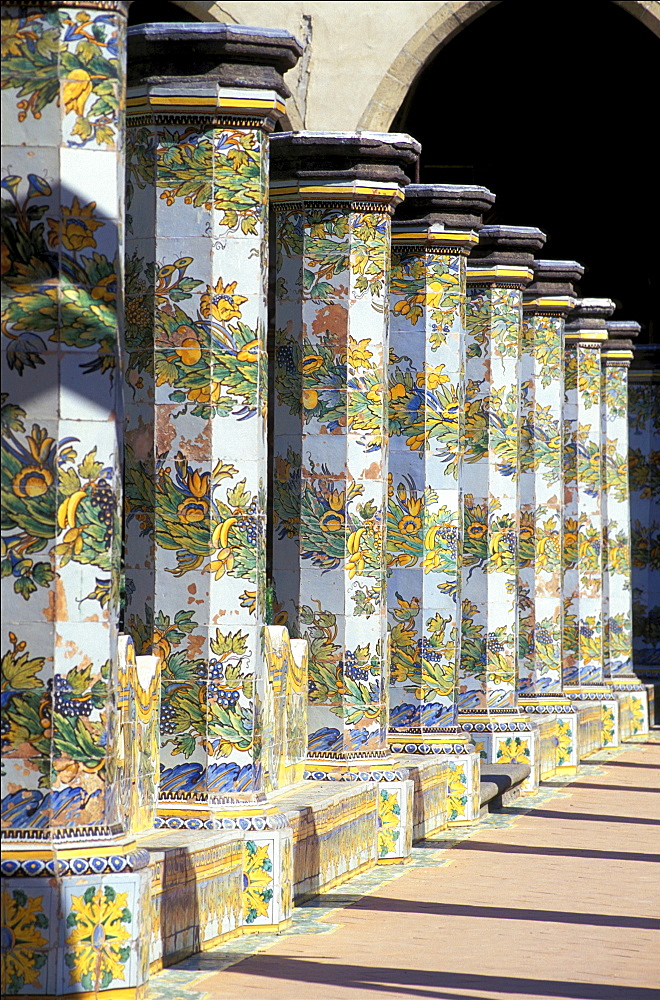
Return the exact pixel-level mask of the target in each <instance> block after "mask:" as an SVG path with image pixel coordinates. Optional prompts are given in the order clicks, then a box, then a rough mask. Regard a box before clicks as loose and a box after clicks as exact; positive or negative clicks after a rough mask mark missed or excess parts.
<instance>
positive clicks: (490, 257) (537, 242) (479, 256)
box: [470, 226, 546, 278]
mask: <svg viewBox="0 0 660 1000" xmlns="http://www.w3.org/2000/svg"><path fill="white" fill-rule="evenodd" d="M545 240H546V236H545V233H542V232H541V230H540V229H536V228H534V227H532V226H484V227H483V228H482V229H481V230H480V231H479V245H478V246H477V247H475V249H474V250H473V251H472V254H471V255H470V257H471V262H472V259H475V263H476V264H479V265H484V264H485V265H493V266H495V265H499V264H501V265H506V264H509V265H520V266H526V267H528V268H529V269H530V278H531V267H532V263H533V261H534V257H535V254H536V253H538V251H539V250H541V249H542V248H543V244H544V243H545Z"/></svg>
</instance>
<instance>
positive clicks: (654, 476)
mask: <svg viewBox="0 0 660 1000" xmlns="http://www.w3.org/2000/svg"><path fill="white" fill-rule="evenodd" d="M628 472H629V475H630V490H631V491H634V492H635V493H637V494H639V498H640V499H642V500H646V499H650V498H653V497H657V496H660V451H657V450H653V449H651V450H650V451H649V452H648V455H647V454H646V453H645V452H644V451H642V449H641V448H631V449H630V451H629V452H628Z"/></svg>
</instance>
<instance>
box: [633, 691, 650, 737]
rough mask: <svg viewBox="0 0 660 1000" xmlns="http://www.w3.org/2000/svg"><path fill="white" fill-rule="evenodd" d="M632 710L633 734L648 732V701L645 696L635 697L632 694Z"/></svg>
mask: <svg viewBox="0 0 660 1000" xmlns="http://www.w3.org/2000/svg"><path fill="white" fill-rule="evenodd" d="M630 712H631V727H632V733H633V736H637V734H638V733H645V732H647V731H648V730H647V725H646V701H645V699H644V698H639V697H635V695H634V694H633V695H631V698H630Z"/></svg>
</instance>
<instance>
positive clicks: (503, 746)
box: [495, 736, 531, 764]
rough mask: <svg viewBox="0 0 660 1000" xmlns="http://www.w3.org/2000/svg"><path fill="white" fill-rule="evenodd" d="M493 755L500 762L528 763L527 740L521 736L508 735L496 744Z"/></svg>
mask: <svg viewBox="0 0 660 1000" xmlns="http://www.w3.org/2000/svg"><path fill="white" fill-rule="evenodd" d="M495 757H496V760H497V761H498V762H499V763H500V764H529V762H530V760H531V758H530V749H529V740H528V739H523V738H522V737H521V736H508V737H507V738H506V739H505V740H502V741H501V742H499V743H498V744H497V753H496V754H495Z"/></svg>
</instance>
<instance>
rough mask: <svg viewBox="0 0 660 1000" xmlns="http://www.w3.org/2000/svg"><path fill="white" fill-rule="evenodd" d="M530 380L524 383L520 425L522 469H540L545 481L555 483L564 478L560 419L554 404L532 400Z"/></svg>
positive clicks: (537, 470)
mask: <svg viewBox="0 0 660 1000" xmlns="http://www.w3.org/2000/svg"><path fill="white" fill-rule="evenodd" d="M530 391H531V383H530V382H525V383H523V385H522V386H521V402H522V420H521V427H520V471H521V473H525V472H541V473H542V475H541V478H542V480H543V481H544V482H546V483H550V484H555V483H559V481H560V479H561V462H562V439H561V422H560V421H559V420H558V419H557V418H556V417H554V416H553V413H552V407H551V406H538V405H537V406H534V407H532V406H531V405H530V403H529V399H528V394H529V392H530Z"/></svg>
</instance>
